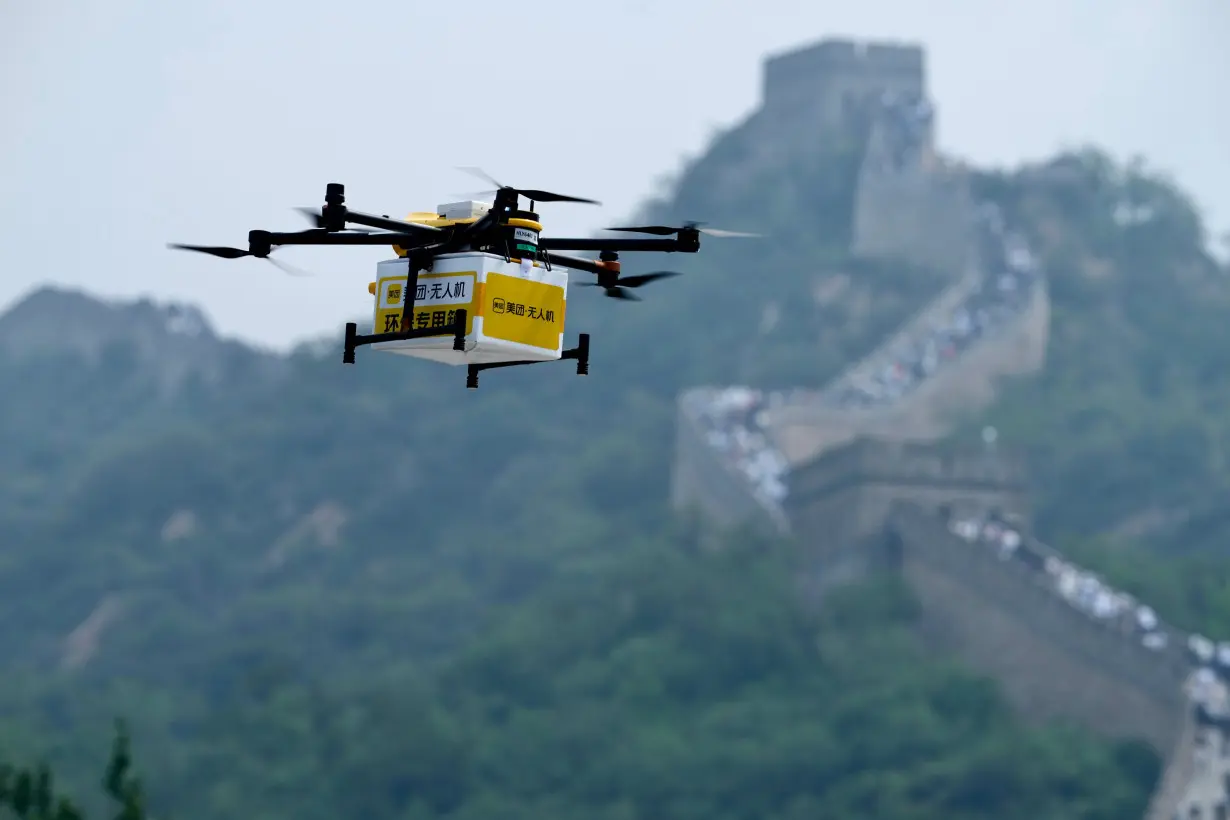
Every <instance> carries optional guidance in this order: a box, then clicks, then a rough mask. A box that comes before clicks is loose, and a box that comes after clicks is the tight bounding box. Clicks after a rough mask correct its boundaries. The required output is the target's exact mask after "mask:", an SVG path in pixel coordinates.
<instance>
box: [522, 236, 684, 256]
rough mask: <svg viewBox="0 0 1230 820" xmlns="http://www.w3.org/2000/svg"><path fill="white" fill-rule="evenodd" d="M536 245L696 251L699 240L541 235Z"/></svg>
mask: <svg viewBox="0 0 1230 820" xmlns="http://www.w3.org/2000/svg"><path fill="white" fill-rule="evenodd" d="M538 247H540V248H542V249H543V250H545V251H617V252H618V251H630V252H637V251H642V252H646V253H648V252H653V251H658V252H661V253H696V252H697V251H698V250H700V242H699V241H696V242H689V241H687V240H684V239H679V238H675V239H565V238H558V237H542V238H540V239H539V240H538Z"/></svg>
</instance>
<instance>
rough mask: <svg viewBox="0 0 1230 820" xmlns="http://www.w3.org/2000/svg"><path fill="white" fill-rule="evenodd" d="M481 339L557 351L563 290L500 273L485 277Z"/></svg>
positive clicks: (562, 326) (561, 329)
mask: <svg viewBox="0 0 1230 820" xmlns="http://www.w3.org/2000/svg"><path fill="white" fill-rule="evenodd" d="M482 311H483V335H484V336H490V337H492V338H495V339H503V340H504V341H508V342H517V343H518V344H523V345H532V346H534V347H544V348H547V349H548V350H556V349H558V348H559V341H560V334H561V333H563V332H564V289H563V288H562V287H560V286H559V285H548V284H545V283H543V282H531V281H529V280H526V279H520V278H518V277H516V276H508V275H506V274H503V273H489V274H487V285H486V287H485V288H484V289H483V301H482Z"/></svg>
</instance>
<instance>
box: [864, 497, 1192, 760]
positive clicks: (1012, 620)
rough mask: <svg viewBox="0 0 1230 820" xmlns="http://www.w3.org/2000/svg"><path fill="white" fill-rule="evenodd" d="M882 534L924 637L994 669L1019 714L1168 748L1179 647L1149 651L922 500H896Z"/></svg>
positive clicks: (1179, 699)
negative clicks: (916, 603) (961, 535)
mask: <svg viewBox="0 0 1230 820" xmlns="http://www.w3.org/2000/svg"><path fill="white" fill-rule="evenodd" d="M887 537H888V538H890V539H892V542H893V544H894V545H895V548H896V549H897V550H898V551H899V554H900V567H901V571H902V573H903V575H904V576H905V578H906V579H907V580H908V581H909V583H910V586H911V588H913V589H914V591H915V594H916V595H917V596H918V597H919V599H920V602H921V604H922V612H923V617H922V624H921V626H922V631H923V633H924V635H925V637H926V638H927V639H928V640H930V641H932V642H933V643H934V644H935V645H936V646H937V648H940V649H942V650H946V651H951V652H953V653H955V654H956V655H957V656H959V657H961V658H963V659H965V660H966V661H967V662H968V663H970V665H972V666H974V667H975V668H978V669H981V670H983V671H984V672H986V673H988V674H990V675H991V676H993V677H995V678H996V679H997V680H998V681H999V682H1000V684H1001V687H1002V689H1003V691H1004V692H1005V694H1006V695H1007V696H1008V698H1009V699H1010V700H1011V701H1012V702H1013V703H1014V704H1015V705H1016V707H1017V709H1018V711H1019V712H1020V713H1021V714H1022V715H1024V716H1026V717H1027V718H1028V719H1031V720H1037V721H1042V720H1053V719H1057V718H1058V719H1063V720H1067V721H1071V722H1073V723H1079V724H1081V725H1084V726H1086V727H1088V728H1090V729H1092V730H1094V731H1096V732H1099V733H1101V734H1104V735H1107V736H1111V737H1121V738H1137V739H1143V740H1146V741H1148V742H1149V743H1150V745H1152V746H1153V747H1154V748H1155V749H1156V750H1157V751H1158V753H1159V754H1160V755H1161V756H1162V757H1163V758H1164V759H1165V758H1168V757H1169V756H1170V754H1171V752H1172V750H1174V749H1175V747H1176V745H1177V743H1178V741H1179V739H1180V737H1181V736H1182V733H1183V728H1184V720H1183V715H1184V712H1185V710H1184V706H1185V699H1184V695H1183V689H1182V686H1183V680H1184V676H1185V673H1186V668H1187V667H1186V663H1185V661H1184V658H1183V656H1182V653H1181V652H1178V651H1176V652H1169V653H1166V652H1163V653H1159V652H1153V651H1150V650H1148V649H1146V648H1145V647H1144V646H1142V645H1141V644H1140V642H1139V641H1138V640H1135V639H1133V638H1132V637H1131V636H1129V635H1126V634H1122V633H1120V632H1116V631H1115V630H1114V629H1113V628H1112V627H1108V626H1106V625H1104V624H1103V623H1101V622H1098V621H1094V620H1092V619H1091V618H1089V617H1088V616H1087V615H1085V614H1084V613H1082V612H1079V611H1077V610H1076V609H1074V608H1073V607H1072V606H1071V605H1069V604H1068V603H1067V602H1066V601H1065V600H1063V599H1062V598H1060V597H1059V596H1058V595H1057V594H1055V592H1054V591H1052V590H1051V589H1049V588H1047V587H1045V586H1043V585H1042V584H1041V583H1040V581H1039V576H1038V574H1037V573H1035V572H1033V571H1031V570H1029V569H1028V568H1026V567H1024V566H1023V565H1022V564H1020V563H1019V562H1016V561H1002V560H1000V559H999V558H998V557H997V556H996V554H995V553H994V552H993V551H991V550H988V549H985V548H981V547H980V546H979V545H974V544H968V543H966V542H964V541H961V540H960V539H958V538H956V537H954V536H952V535H951V534H950V533H948V531H947V529H946V528H945V527H944V525H943V523H942V521H941V520H940V519H939V517H937V516H936V515H934V514H932V513H929V512H928V511H925V510H923V509H922V508H920V507H917V506H914V505H896V506H894V508H893V510H892V512H891V513H890V516H889V520H888V536H887Z"/></svg>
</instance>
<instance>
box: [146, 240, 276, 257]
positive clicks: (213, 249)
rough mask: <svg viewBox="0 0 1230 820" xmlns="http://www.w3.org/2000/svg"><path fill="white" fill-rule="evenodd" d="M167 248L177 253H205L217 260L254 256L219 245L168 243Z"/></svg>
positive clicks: (250, 253)
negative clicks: (177, 251)
mask: <svg viewBox="0 0 1230 820" xmlns="http://www.w3.org/2000/svg"><path fill="white" fill-rule="evenodd" d="M167 247H168V248H173V249H175V250H179V251H196V252H197V253H207V254H209V255H210V256H216V257H218V258H219V259H242V258H243V257H245V256H255V255H256V254H254V253H252V252H251V251H241V250H240V249H239V248H224V247H221V246H219V245H179V244H176V243H173V242H172V243H170V244H168V245H167Z"/></svg>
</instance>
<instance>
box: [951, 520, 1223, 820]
mask: <svg viewBox="0 0 1230 820" xmlns="http://www.w3.org/2000/svg"><path fill="white" fill-rule="evenodd" d="M948 527H949V529H950V530H951V531H952V533H953V534H954V535H956V536H957V537H958V538H960V539H962V540H963V541H966V542H968V543H970V544H974V545H977V546H978V547H979V548H983V549H987V550H992V551H994V553H995V555H996V556H997V557H998V558H999V559H1000V560H1002V561H1016V562H1019V563H1020V565H1022V566H1024V567H1026V568H1027V569H1028V570H1030V571H1031V572H1034V573H1036V574H1037V579H1038V582H1039V583H1040V584H1042V585H1043V586H1044V587H1046V588H1047V589H1049V590H1051V591H1052V592H1053V593H1054V594H1055V595H1056V596H1057V597H1058V598H1059V599H1060V600H1062V601H1064V602H1065V603H1066V604H1067V605H1069V606H1071V607H1072V608H1073V609H1075V610H1077V611H1078V612H1080V613H1081V614H1083V615H1085V616H1086V617H1088V618H1089V619H1090V620H1092V621H1095V622H1097V623H1100V624H1102V625H1104V627H1105V628H1106V629H1108V630H1111V631H1113V632H1116V633H1118V634H1120V635H1121V636H1123V638H1124V640H1130V641H1137V642H1139V643H1140V644H1141V645H1142V646H1143V647H1145V648H1146V649H1148V650H1150V651H1152V652H1158V653H1162V652H1165V651H1166V650H1168V649H1169V650H1172V652H1173V651H1174V650H1179V651H1181V652H1182V653H1183V655H1184V657H1185V658H1186V663H1187V667H1188V668H1187V679H1186V683H1185V686H1184V688H1185V690H1186V694H1187V697H1188V699H1189V700H1190V702H1191V704H1192V708H1193V710H1194V717H1195V721H1196V737H1195V744H1194V747H1193V748H1192V749H1191V750H1190V752H1191V754H1192V755H1193V756H1194V758H1195V759H1194V760H1193V761H1192V762H1193V764H1194V765H1193V769H1194V777H1193V778H1192V780H1191V782H1190V783H1189V784H1188V785H1187V790H1186V793H1185V794H1184V795H1183V797H1182V799H1181V801H1180V808H1179V809H1178V810H1177V812H1176V813H1175V814H1174V820H1190V818H1208V820H1215V819H1217V818H1220V820H1225V818H1227V816H1230V641H1221V642H1216V643H1215V642H1214V641H1212V640H1210V639H1209V638H1206V637H1205V636H1203V635H1197V634H1189V635H1186V636H1184V635H1183V634H1181V633H1180V632H1179V631H1178V630H1176V629H1174V628H1173V627H1171V626H1168V625H1167V624H1165V623H1163V621H1162V620H1161V619H1160V618H1159V617H1158V615H1157V613H1156V612H1155V611H1154V610H1153V608H1152V607H1151V606H1149V605H1148V604H1147V603H1145V602H1143V601H1138V600H1137V599H1136V598H1135V597H1133V596H1132V595H1130V594H1128V593H1126V592H1123V591H1122V590H1118V589H1115V588H1114V587H1113V586H1111V585H1110V584H1109V583H1107V582H1106V581H1105V580H1104V579H1102V578H1100V577H1098V575H1097V574H1096V573H1093V572H1090V571H1088V570H1085V569H1082V568H1081V567H1078V566H1076V565H1075V564H1073V563H1071V562H1069V561H1065V560H1064V559H1063V558H1061V557H1059V556H1058V555H1057V554H1055V553H1054V552H1053V551H1051V550H1048V549H1046V548H1045V547H1043V546H1041V545H1040V544H1037V543H1036V542H1032V541H1031V540H1030V539H1028V538H1027V537H1026V536H1025V534H1024V532H1023V531H1022V527H1021V526H1020V525H1019V523H1018V522H1014V521H1013V520H1012V519H1010V518H1008V517H1005V516H1000V515H995V514H987V515H983V516H979V517H968V516H966V517H954V518H951V519H950V520H949V522H948ZM1171 657H1172V658H1173V657H1175V655H1173V654H1172V655H1171Z"/></svg>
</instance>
